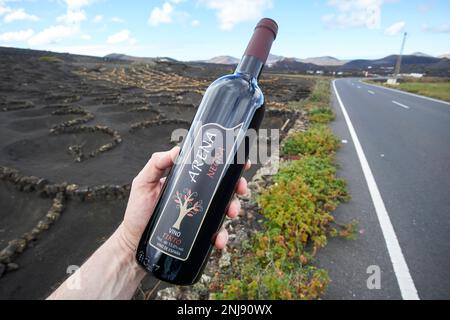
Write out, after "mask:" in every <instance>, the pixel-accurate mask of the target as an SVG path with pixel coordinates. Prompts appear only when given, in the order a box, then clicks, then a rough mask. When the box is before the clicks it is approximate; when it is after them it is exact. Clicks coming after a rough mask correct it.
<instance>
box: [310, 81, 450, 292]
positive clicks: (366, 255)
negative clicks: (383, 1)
mask: <svg viewBox="0 0 450 320" xmlns="http://www.w3.org/2000/svg"><path fill="white" fill-rule="evenodd" d="M332 91H333V105H334V108H335V111H336V114H337V117H336V121H335V122H333V130H334V131H335V133H336V134H337V135H338V136H339V137H340V138H341V139H342V140H343V144H342V148H341V150H340V151H339V152H338V155H337V157H338V162H339V163H340V165H341V168H340V170H339V175H340V176H342V177H343V178H345V179H346V180H347V181H348V185H349V190H350V193H351V194H352V200H351V201H350V202H349V203H347V204H344V205H341V206H340V207H339V208H338V210H337V211H336V217H337V220H338V221H340V222H345V221H349V220H351V219H356V220H357V221H358V222H359V229H360V234H359V238H358V240H356V241H345V240H339V239H332V240H331V241H330V243H329V245H328V246H327V247H326V248H325V249H324V250H323V251H322V253H321V254H320V255H319V261H318V263H319V265H320V266H322V267H325V268H327V269H328V270H329V273H330V277H331V279H332V283H331V284H330V287H329V290H328V293H327V294H326V296H325V298H328V299H402V298H403V299H450V103H445V102H440V101H437V100H433V99H426V98H425V97H421V96H415V95H410V94H406V93H402V92H398V91H394V90H389V89H386V88H382V87H378V86H373V85H369V84H365V83H363V82H361V81H360V80H359V79H341V80H336V81H335V82H334V83H333V85H332ZM378 270H379V271H380V282H379V286H378V283H377V282H376V280H374V278H373V277H371V276H373V275H375V276H376V275H377V274H378V273H377V271H378ZM368 279H369V280H368ZM368 282H369V286H368V285H367V284H368Z"/></svg>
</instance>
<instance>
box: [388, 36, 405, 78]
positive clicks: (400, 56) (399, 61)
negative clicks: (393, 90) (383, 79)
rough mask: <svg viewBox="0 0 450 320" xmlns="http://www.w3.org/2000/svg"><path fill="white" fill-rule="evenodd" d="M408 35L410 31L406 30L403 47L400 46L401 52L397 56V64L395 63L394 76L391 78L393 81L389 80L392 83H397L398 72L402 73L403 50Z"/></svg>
mask: <svg viewBox="0 0 450 320" xmlns="http://www.w3.org/2000/svg"><path fill="white" fill-rule="evenodd" d="M407 36H408V33H407V32H405V33H404V34H403V41H402V47H401V48H400V54H399V55H398V58H397V64H396V65H395V70H394V78H393V79H391V81H388V82H390V84H397V79H398V74H399V73H400V68H401V66H402V58H403V51H404V50H405V42H406V37H407Z"/></svg>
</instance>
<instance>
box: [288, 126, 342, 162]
mask: <svg viewBox="0 0 450 320" xmlns="http://www.w3.org/2000/svg"><path fill="white" fill-rule="evenodd" d="M338 145H339V141H338V139H337V138H336V137H335V136H334V135H333V132H332V131H331V129H330V128H328V127H327V126H326V125H323V124H320V125H312V126H311V127H310V128H309V129H308V130H307V131H305V132H297V133H294V134H292V135H291V136H290V137H289V138H287V139H286V141H285V143H284V145H283V149H282V151H283V153H284V154H285V155H288V156H293V155H302V156H307V155H315V156H320V157H327V156H330V155H333V154H334V152H335V151H336V149H337V147H338Z"/></svg>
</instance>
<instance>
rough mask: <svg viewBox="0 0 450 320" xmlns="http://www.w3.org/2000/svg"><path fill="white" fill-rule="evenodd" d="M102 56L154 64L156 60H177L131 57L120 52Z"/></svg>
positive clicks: (174, 61) (172, 60)
mask: <svg viewBox="0 0 450 320" xmlns="http://www.w3.org/2000/svg"><path fill="white" fill-rule="evenodd" d="M104 58H105V59H111V60H121V61H134V62H141V63H149V64H154V63H156V62H173V63H176V62H178V61H177V60H175V59H172V58H168V57H156V58H145V57H133V56H128V55H126V54H120V53H111V54H108V55H107V56H105V57H104Z"/></svg>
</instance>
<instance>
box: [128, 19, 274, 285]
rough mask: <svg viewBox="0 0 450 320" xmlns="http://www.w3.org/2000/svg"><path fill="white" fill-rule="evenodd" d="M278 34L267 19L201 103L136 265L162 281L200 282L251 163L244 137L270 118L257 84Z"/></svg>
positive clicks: (139, 248) (170, 175)
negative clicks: (231, 69)
mask: <svg viewBox="0 0 450 320" xmlns="http://www.w3.org/2000/svg"><path fill="white" fill-rule="evenodd" d="M277 31H278V26H277V24H276V23H275V21H273V20H271V19H267V18H266V19H262V20H261V21H260V22H259V23H258V25H257V26H256V28H255V32H254V34H253V37H252V39H251V40H250V43H249V45H248V47H247V50H246V52H245V54H244V56H243V58H242V60H241V62H240V63H239V65H238V67H237V69H236V71H235V73H234V74H232V75H227V76H224V77H221V78H219V79H218V80H216V81H214V82H213V83H212V84H211V85H210V87H209V88H208V89H207V91H206V93H205V95H204V97H203V100H202V102H201V104H200V107H199V109H198V111H197V114H196V115H195V118H194V120H193V122H192V125H191V128H190V129H189V132H188V134H187V136H186V138H185V140H184V142H183V146H182V149H181V152H180V155H179V157H178V159H177V161H176V164H175V165H174V166H173V168H172V170H171V171H170V173H169V175H168V177H167V179H166V183H165V185H164V187H163V190H162V191H161V194H160V197H159V200H158V202H157V205H156V207H155V209H154V212H153V215H152V217H151V219H150V221H149V223H148V225H147V227H146V229H145V232H144V234H143V235H142V238H141V241H140V243H139V246H138V248H137V253H136V258H137V261H138V263H139V264H140V265H141V266H142V267H143V268H144V269H145V270H147V271H148V272H150V273H152V274H153V275H154V276H155V277H157V278H159V279H161V280H163V281H166V282H170V283H173V284H177V285H190V284H193V283H195V282H196V281H198V280H199V278H200V277H201V274H202V270H203V269H204V267H205V266H206V263H207V261H208V257H209V254H210V252H211V249H212V248H213V244H214V241H215V236H216V234H217V232H218V231H219V229H220V227H221V225H222V222H223V220H224V217H225V212H226V210H227V208H228V205H229V203H230V201H231V199H232V197H233V194H234V191H235V187H236V184H237V183H238V181H239V178H240V177H241V175H242V172H243V170H244V166H245V161H246V159H247V158H248V156H249V150H250V146H251V144H252V143H253V141H251V139H250V138H248V137H246V132H247V131H248V130H249V129H254V130H258V129H259V126H260V125H261V122H262V119H263V116H264V96H263V94H262V92H261V90H260V88H259V87H258V78H259V76H260V74H261V71H262V69H263V67H264V64H265V62H266V60H267V57H268V55H269V52H270V48H271V46H272V42H273V41H274V40H275V38H276V34H277ZM242 154H244V159H241V158H242V157H241V155H242Z"/></svg>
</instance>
